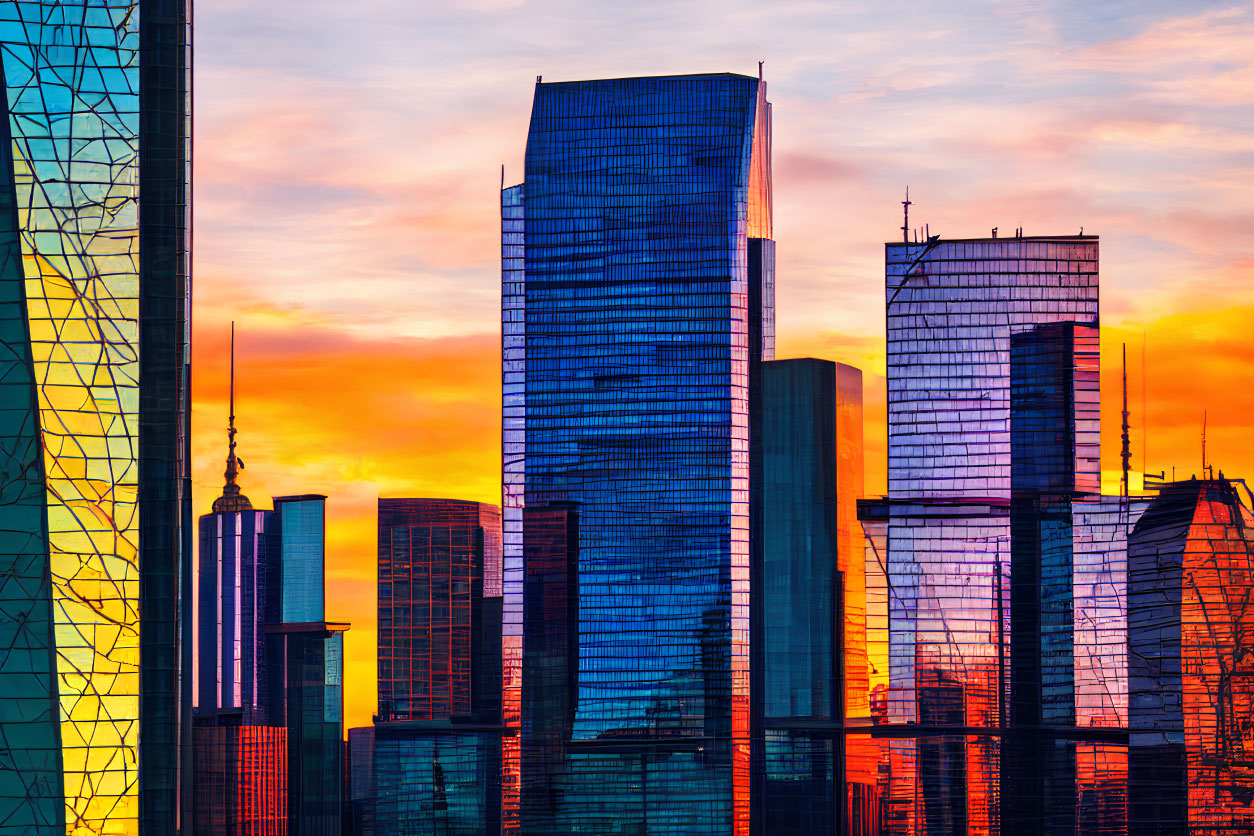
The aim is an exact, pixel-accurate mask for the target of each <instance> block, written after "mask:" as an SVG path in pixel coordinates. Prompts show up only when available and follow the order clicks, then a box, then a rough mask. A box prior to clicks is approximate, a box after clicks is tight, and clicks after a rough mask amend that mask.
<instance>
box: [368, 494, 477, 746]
mask: <svg viewBox="0 0 1254 836" xmlns="http://www.w3.org/2000/svg"><path fill="white" fill-rule="evenodd" d="M378 591H379V720H380V721H381V722H385V723H386V722H392V721H404V720H449V719H452V718H463V719H467V720H470V719H473V720H475V721H477V722H488V723H496V722H499V720H500V714H501V705H500V693H501V684H500V678H501V664H500V652H501V511H500V509H499V508H497V507H496V506H495V505H486V504H484V503H481V502H465V501H462V500H456V499H383V498H381V499H380V500H379V590H378Z"/></svg>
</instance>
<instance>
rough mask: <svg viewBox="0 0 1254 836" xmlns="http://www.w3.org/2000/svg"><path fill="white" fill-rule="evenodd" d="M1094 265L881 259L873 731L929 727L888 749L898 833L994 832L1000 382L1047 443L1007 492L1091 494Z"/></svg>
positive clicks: (1004, 670)
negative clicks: (882, 496)
mask: <svg viewBox="0 0 1254 836" xmlns="http://www.w3.org/2000/svg"><path fill="white" fill-rule="evenodd" d="M1097 252H1098V243H1097V240H1096V238H1094V237H1092V236H1087V237H1084V236H1064V237H1056V238H1055V237H1049V238H1024V237H1016V238H1009V239H984V240H957V241H941V240H939V238H933V239H929V240H928V241H926V242H922V243H895V244H888V245H887V256H886V264H887V283H886V294H887V340H888V342H887V353H888V363H887V379H888V488H889V494H888V498H887V504H886V510H885V514H886V523H887V525H886V528H885V534H886V543H885V544H884V545H885V546H886V548H885V554H884V555H883V556H884V564H883V565H884V567H885V568H884V574H885V579H884V580H885V583H886V585H887V588H888V589H889V590H891V595H890V596H889V597H888V600H887V607H888V616H889V619H888V620H889V636H890V646H889V659H888V663H889V677H888V679H889V682H888V695H887V705H886V712H885V714H886V716H885V719H886V720H887V721H888V722H890V723H918V724H921V725H926V726H929V727H930V728H929V729H928V730H927V731H928V734H927V735H926V736H925V737H920V738H918V739H917V740H916V739H912V738H911V737H910V736H902V737H899V738H895V739H892V740H887V741H886V744H885V746H886V752H885V755H884V758H885V763H886V764H888V765H889V766H888V768H887V770H886V771H887V772H889V773H890V775H891V778H890V779H889V787H890V789H889V792H888V793H887V795H886V796H885V797H884V799H883V801H884V805H885V810H884V816H885V817H886V819H887V820H888V821H889V822H891V823H892V826H893V827H897V828H902V829H905V832H912V833H919V834H934V833H949V832H954V831H955V829H956V830H959V831H961V830H963V829H971V830H973V831H982V830H984V829H986V828H989V827H994V826H997V825H998V824H999V823H1000V815H1001V809H1000V808H1001V805H1000V799H999V786H1000V783H1001V776H1000V771H1001V763H1000V753H1001V745H1000V729H1001V728H1002V727H1004V726H1006V725H1007V724H1008V722H1009V721H1010V719H1011V718H1010V717H1009V715H1008V708H1009V707H1008V706H1007V704H1006V703H1007V699H1008V697H1009V696H1010V677H1011V675H1012V674H1013V673H1015V669H1014V668H1013V659H1012V655H1011V646H1012V644H1011V641H1012V638H1013V636H1014V632H1013V629H1012V624H1013V618H1014V615H1013V614H1014V609H1013V607H1012V604H1013V601H1012V598H1013V597H1014V595H1015V590H1016V589H1020V587H1016V586H1015V585H1014V584H1013V583H1012V560H1011V552H1012V531H1011V505H1012V499H1013V494H1014V491H1013V488H1014V482H1015V480H1014V478H1013V477H1014V476H1015V475H1016V471H1015V464H1014V462H1015V461H1016V457H1015V456H1014V450H1015V449H1016V441H1015V439H1014V438H1013V437H1012V436H1013V433H1012V429H1013V427H1012V411H1013V410H1012V406H1013V404H1012V394H1013V392H1012V390H1014V389H1015V386H1016V384H1015V381H1014V380H1012V378H1014V377H1015V375H1014V371H1015V370H1016V369H1018V370H1020V373H1021V379H1022V381H1023V386H1022V387H1021V389H1020V391H1021V392H1023V393H1033V394H1035V395H1039V396H1040V400H1039V402H1038V403H1037V404H1036V405H1035V406H1034V407H1032V408H1030V409H1027V410H1024V411H1022V412H1021V413H1020V418H1021V419H1022V420H1023V421H1024V423H1022V429H1023V436H1022V439H1021V442H1022V443H1024V444H1028V445H1030V444H1032V443H1033V440H1032V438H1031V434H1032V433H1033V432H1035V433H1038V434H1039V435H1040V437H1041V438H1047V439H1049V440H1051V441H1056V442H1057V444H1056V445H1055V446H1056V447H1057V449H1053V453H1052V454H1051V456H1044V455H1042V454H1041V453H1040V452H1039V451H1037V452H1036V454H1035V455H1036V462H1037V464H1036V465H1035V467H1036V469H1035V470H1030V471H1024V472H1023V473H1022V474H1020V477H1021V479H1023V480H1026V481H1025V484H1026V483H1029V482H1030V483H1031V484H1030V485H1028V486H1029V487H1032V488H1033V489H1036V490H1037V493H1042V492H1052V493H1049V495H1050V496H1054V495H1058V496H1065V497H1067V498H1070V496H1071V495H1072V494H1074V493H1077V492H1087V491H1096V490H1097V488H1098V479H1097V458H1096V438H1097V436H1096V433H1097V426H1096V414H1095V411H1094V410H1095V407H1096V379H1095V375H1092V374H1091V372H1093V371H1094V368H1090V366H1095V359H1096V355H1095V353H1093V352H1095V338H1094V336H1093V335H1092V333H1091V331H1092V328H1091V326H1093V325H1095V324H1096V322H1097V300H1098V277H1097ZM1052 323H1076V325H1074V326H1071V325H1065V326H1057V328H1058V329H1061V330H1062V331H1065V333H1060V334H1055V333H1054V332H1053V331H1052V330H1049V328H1050V326H1051V324H1052ZM1041 326H1046V327H1045V329H1042V328H1041ZM1085 329H1087V330H1085ZM1082 332H1083V333H1082ZM1064 344H1065V345H1064ZM1077 345H1078V346H1080V348H1084V347H1085V346H1090V347H1091V348H1092V349H1093V351H1091V352H1089V353H1084V352H1083V351H1078V350H1077V349H1076V346H1077ZM1077 357H1080V360H1077V359H1076V358H1077ZM1086 358H1087V359H1086ZM1055 372H1057V374H1055ZM1034 387H1035V388H1034ZM1050 387H1053V388H1052V389H1051V388H1050ZM1046 389H1048V390H1049V391H1044V390H1046ZM1033 410H1035V412H1033ZM1033 422H1035V426H1034V425H1033ZM1064 448H1065V449H1064ZM1051 449H1052V448H1051ZM1023 461H1024V462H1026V460H1023ZM1033 479H1035V480H1036V481H1035V482H1032V480H1033ZM1055 483H1057V484H1055ZM1064 483H1065V484H1064ZM1045 489H1047V490H1045ZM1063 516H1064V517H1066V518H1067V519H1068V521H1069V511H1068V512H1067V513H1065V514H1064V515H1063ZM1068 525H1069V522H1068ZM1060 566H1061V564H1060ZM1025 571H1026V570H1025ZM1060 571H1061V569H1060ZM1038 574H1039V573H1038ZM1056 580H1058V583H1059V584H1061V587H1060V588H1066V589H1067V592H1068V593H1069V591H1070V590H1069V579H1061V578H1059V579H1056ZM1022 588H1024V589H1026V587H1022ZM1026 594H1028V595H1031V594H1035V593H1034V592H1028V593H1026ZM1047 603H1048V604H1049V605H1050V606H1053V602H1047ZM1038 655H1039V654H1038ZM1046 658H1047V659H1048V658H1052V657H1050V656H1049V654H1048V653H1047V654H1046ZM981 728H987V729H989V730H990V733H989V734H988V735H981V734H979V731H978V730H979V729H981Z"/></svg>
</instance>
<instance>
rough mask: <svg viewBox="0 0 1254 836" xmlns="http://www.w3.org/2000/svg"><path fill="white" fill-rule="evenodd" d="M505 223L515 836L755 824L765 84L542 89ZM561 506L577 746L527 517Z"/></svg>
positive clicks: (766, 216)
mask: <svg viewBox="0 0 1254 836" xmlns="http://www.w3.org/2000/svg"><path fill="white" fill-rule="evenodd" d="M502 223H503V226H502V256H503V264H502V267H503V276H502V280H503V305H502V309H503V310H502V314H503V326H504V327H503V346H502V347H503V361H504V367H503V372H504V376H503V377H504V379H503V384H504V416H503V417H504V438H503V443H504V451H505V454H504V506H505V508H504V510H505V517H504V547H505V552H504V567H505V570H504V611H505V616H504V631H505V639H504V645H503V647H504V655H505V658H504V665H505V671H506V674H505V712H504V713H505V720H506V724H507V726H509V727H510V728H511V729H512V730H518V732H520V735H521V736H520V737H519V738H518V742H517V743H513V742H507V744H506V746H505V751H504V759H505V764H504V769H505V775H506V778H505V781H506V786H505V788H504V793H503V794H504V798H503V815H504V817H505V824H506V827H509V828H513V827H516V826H519V825H521V827H522V829H523V830H524V831H525V832H548V831H547V830H546V829H549V830H553V829H555V830H557V831H559V832H569V831H571V830H577V829H584V830H589V831H594V832H641V833H670V832H676V833H679V832H682V833H691V834H699V833H728V832H736V833H745V832H747V830H748V827H749V815H750V804H749V777H750V753H749V748H750V746H749V743H750V740H749V738H750V730H749V722H750V706H749V676H750V669H749V641H748V631H749V593H750V589H749V548H750V543H749V539H750V537H749V505H750V502H749V490H750V485H749V460H748V459H749V429H750V428H749V421H750V405H749V401H750V380H751V378H752V377H753V376H754V375H755V374H756V371H755V370H756V366H757V364H758V363H759V362H760V361H761V360H762V359H769V358H770V357H771V355H772V353H773V348H774V345H773V341H774V328H773V322H774V318H773V282H774V242H773V240H772V232H771V189H770V106H769V104H768V103H767V101H766V85H765V84H764V83H763V82H762V81H761V80H760V79H756V78H749V77H744V76H736V75H702V76H676V77H662V78H629V79H612V80H604V81H582V82H570V83H556V84H545V83H537V86H536V91H535V100H534V104H533V109H532V117H531V126H530V130H529V133H528V141H527V153H526V170H525V182H524V183H523V184H522V185H521V186H517V187H513V188H511V189H507V190H506V191H505V192H504V194H503V195H502ZM554 504H560V507H561V508H563V509H573V513H574V514H576V515H577V521H578V527H577V531H578V534H577V543H575V544H573V545H574V548H573V550H572V551H573V553H574V555H575V557H574V561H575V562H574V567H573V573H572V575H571V576H570V581H569V582H568V583H567V590H568V591H573V590H576V589H577V595H578V599H577V606H575V605H573V604H572V605H570V606H571V607H572V609H571V610H569V611H570V612H573V613H574V615H573V616H572V619H569V620H568V619H563V618H553V619H552V620H551V623H552V624H554V625H555V626H556V627H557V629H559V631H560V632H561V636H560V637H555V642H560V641H565V642H568V643H569V645H568V648H567V650H566V651H565V652H567V653H569V654H571V655H572V656H573V661H570V662H569V663H568V665H567V667H566V670H568V671H570V675H571V676H573V677H575V678H576V681H575V682H573V683H568V684H567V687H566V688H564V689H562V691H563V693H566V694H568V695H569V699H570V700H571V701H572V705H571V706H570V710H569V715H568V716H567V717H564V718H562V719H561V722H563V723H568V725H569V732H568V733H567V732H566V731H565V730H560V731H561V734H562V735H563V736H564V737H565V739H564V740H561V741H560V744H561V745H560V746H559V745H556V744H555V741H554V740H552V739H549V738H548V737H546V736H547V735H552V734H556V733H557V732H558V731H559V730H555V729H551V728H546V730H545V731H544V732H543V734H542V737H544V739H539V738H533V735H534V734H536V733H537V729H539V728H541V727H542V726H543V722H544V721H543V720H541V719H538V718H531V717H528V716H527V714H526V712H527V710H528V706H529V705H530V706H535V705H536V703H535V702H533V701H532V700H531V698H530V697H529V695H528V688H529V687H530V685H529V683H528V681H527V677H526V668H525V665H524V662H523V658H524V657H523V652H522V651H523V648H524V646H525V644H526V642H525V641H524V639H523V637H524V635H525V634H529V631H530V630H531V629H532V628H531V627H530V626H528V625H526V624H525V621H526V607H524V605H523V604H524V602H523V597H524V590H525V588H526V586H527V577H526V573H525V571H524V564H525V561H526V557H527V553H528V550H529V548H530V543H529V542H528V541H527V537H526V530H527V526H526V525H525V524H524V519H523V509H524V508H525V509H526V511H527V512H533V511H535V510H538V509H542V508H545V507H548V506H551V505H554ZM541 540H542V543H541V544H540V546H539V547H540V548H542V549H543V550H545V551H546V552H551V551H552V546H553V543H552V537H551V536H550V533H546V534H545V535H544V536H543V537H542V538H541ZM549 557H552V555H551V554H550V555H549ZM548 612H549V611H548V610H545V613H546V615H547V613H548ZM536 758H539V759H540V760H538V761H537V760H536ZM537 770H538V771H539V772H541V773H543V774H544V776H545V777H544V781H545V782H547V784H546V786H547V790H546V791H547V792H549V794H550V796H549V797H550V802H549V804H548V806H547V807H546V808H545V809H547V810H548V811H549V812H548V813H546V815H547V816H551V818H550V819H547V820H545V821H542V822H536V823H534V824H533V823H532V822H529V821H528V820H527V817H526V813H527V811H528V810H529V809H534V808H533V806H532V805H531V804H529V803H528V801H527V799H526V798H522V799H521V801H520V799H519V795H520V793H522V792H525V791H526V789H527V787H528V777H527V776H528V775H531V774H534V773H536V771H537ZM520 805H521V810H522V813H523V815H522V818H521V821H520V819H519V812H518V811H519V807H520Z"/></svg>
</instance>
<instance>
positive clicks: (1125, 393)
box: [1120, 343, 1132, 499]
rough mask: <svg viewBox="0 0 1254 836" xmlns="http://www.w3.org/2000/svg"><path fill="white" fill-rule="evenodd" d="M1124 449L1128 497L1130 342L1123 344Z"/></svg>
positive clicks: (1125, 496) (1124, 483) (1124, 493)
mask: <svg viewBox="0 0 1254 836" xmlns="http://www.w3.org/2000/svg"><path fill="white" fill-rule="evenodd" d="M1122 440H1123V449H1122V451H1121V452H1120V456H1121V458H1122V459H1123V485H1122V486H1121V487H1122V488H1123V498H1124V499H1127V498H1128V493H1129V488H1130V487H1131V485H1129V484H1128V482H1129V471H1130V470H1131V466H1132V444H1131V441H1132V439H1131V438H1130V437H1129V436H1128V344H1127V343H1124V344H1123V439H1122Z"/></svg>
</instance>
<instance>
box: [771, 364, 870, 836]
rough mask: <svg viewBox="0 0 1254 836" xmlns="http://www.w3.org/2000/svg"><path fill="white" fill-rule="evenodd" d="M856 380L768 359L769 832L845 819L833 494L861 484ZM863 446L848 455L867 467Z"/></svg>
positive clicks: (807, 829)
mask: <svg viewBox="0 0 1254 836" xmlns="http://www.w3.org/2000/svg"><path fill="white" fill-rule="evenodd" d="M838 370H839V372H843V373H844V375H843V376H844V378H845V379H844V380H842V381H841V382H842V383H843V384H844V386H838V382H837V380H838ZM861 382H862V381H861V374H860V373H858V372H857V370H856V369H851V368H850V367H848V366H840V367H838V366H837V364H836V363H832V362H829V361H826V360H813V359H802V360H776V361H773V362H766V363H763V364H762V368H761V384H760V387H761V388H760V401H759V402H760V404H761V407H760V413H759V417H758V419H757V420H756V421H755V427H754V436H753V439H754V444H753V449H754V454H753V456H752V460H753V462H754V468H753V474H752V478H754V479H757V480H759V485H760V490H756V491H755V492H754V497H755V505H757V504H759V503H760V513H761V524H760V528H759V529H757V530H758V531H760V538H761V539H760V542H757V543H755V548H754V553H755V555H760V557H758V558H757V559H755V560H754V571H753V574H752V582H753V588H754V590H755V594H754V597H753V624H752V631H751V635H752V637H753V640H752V644H753V647H754V655H753V674H754V676H753V685H754V693H755V697H754V707H755V709H756V712H755V714H756V716H755V718H754V719H755V725H758V726H759V727H760V728H761V730H762V731H761V734H760V736H755V749H756V751H755V753H754V755H755V758H754V760H755V770H754V773H755V775H754V777H755V791H754V798H755V799H756V800H757V804H756V805H755V806H756V807H757V814H756V815H755V818H760V828H761V829H760V831H759V832H762V833H797V834H806V833H813V834H820V833H834V832H837V831H838V830H839V828H840V816H841V802H842V796H843V794H844V782H843V775H844V767H843V764H842V756H843V754H844V735H843V733H842V732H841V730H840V726H841V724H842V717H843V710H842V709H843V705H844V688H843V684H844V683H843V682H842V669H841V662H842V658H841V657H842V653H841V651H842V641H843V638H844V630H843V625H844V624H845V623H846V622H845V619H844V618H843V617H842V612H841V604H842V601H843V600H846V596H845V595H844V589H843V583H842V581H843V573H842V572H841V570H840V561H839V560H838V544H839V543H840V540H841V538H840V534H841V533H843V532H840V530H839V526H838V521H839V520H840V514H839V512H838V505H839V503H838V497H839V496H840V493H841V492H840V490H839V489H840V486H841V480H842V478H850V479H851V480H852V481H855V482H856V483H857V489H858V490H859V491H860V490H861V475H862V474H861V470H860V468H859V469H858V470H857V471H856V472H853V473H850V472H849V471H847V470H846V471H845V472H842V471H841V468H840V467H839V466H838V462H839V461H840V457H839V454H838V451H839V450H840V448H841V447H842V441H843V442H844V445H843V446H844V447H845V448H846V451H848V448H849V446H850V443H851V441H853V440H850V439H840V438H838V427H839V423H838V420H837V411H838V402H841V401H844V402H846V403H850V404H851V405H852V406H853V411H854V412H855V413H856V415H857V418H858V423H859V425H860V419H861V400H862V386H861ZM842 396H843V397H842ZM859 429H860V426H859ZM856 442H857V443H859V445H860V442H861V433H860V432H859V434H858V438H857V439H856ZM858 453H859V455H858V456H847V457H846V460H847V461H856V462H857V464H859V465H860V464H861V457H860V453H861V450H860V449H859V450H858ZM755 539H756V538H755ZM859 557H861V549H859ZM858 574H859V575H860V574H861V572H859V573H858ZM863 694H864V695H865V689H864V690H863ZM864 702H865V696H864Z"/></svg>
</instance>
